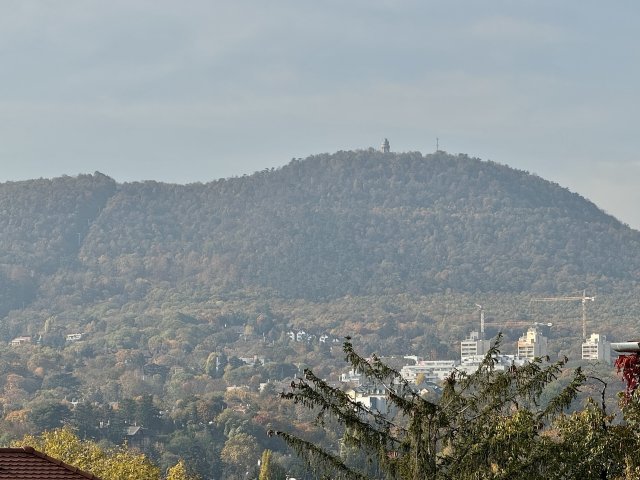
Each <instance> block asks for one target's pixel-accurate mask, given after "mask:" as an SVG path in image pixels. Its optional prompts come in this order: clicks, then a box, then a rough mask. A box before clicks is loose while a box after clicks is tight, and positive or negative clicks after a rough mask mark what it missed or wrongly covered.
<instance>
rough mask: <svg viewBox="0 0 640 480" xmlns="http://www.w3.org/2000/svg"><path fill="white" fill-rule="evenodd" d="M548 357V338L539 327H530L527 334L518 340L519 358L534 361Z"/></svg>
mask: <svg viewBox="0 0 640 480" xmlns="http://www.w3.org/2000/svg"><path fill="white" fill-rule="evenodd" d="M546 355H547V337H545V336H544V335H542V333H540V330H538V328H537V327H535V326H533V327H529V330H527V333H525V334H524V335H523V336H521V337H520V339H519V340H518V355H517V356H518V357H520V358H524V359H527V360H533V359H534V358H535V357H544V356H546Z"/></svg>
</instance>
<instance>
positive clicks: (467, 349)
mask: <svg viewBox="0 0 640 480" xmlns="http://www.w3.org/2000/svg"><path fill="white" fill-rule="evenodd" d="M489 348H491V340H481V339H480V334H479V333H478V332H471V333H470V334H469V337H468V338H465V339H464V340H462V342H460V360H461V361H464V359H465V358H468V357H475V356H478V355H480V356H483V355H485V354H486V353H487V352H488V351H489Z"/></svg>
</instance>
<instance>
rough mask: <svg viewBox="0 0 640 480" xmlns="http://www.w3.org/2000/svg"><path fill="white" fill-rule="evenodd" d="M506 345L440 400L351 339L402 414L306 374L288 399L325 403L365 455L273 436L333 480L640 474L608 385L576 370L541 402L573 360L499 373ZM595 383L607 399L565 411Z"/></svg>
mask: <svg viewBox="0 0 640 480" xmlns="http://www.w3.org/2000/svg"><path fill="white" fill-rule="evenodd" d="M498 344H499V339H498V341H497V342H496V345H494V346H493V347H492V348H491V349H490V351H489V352H488V354H487V355H486V357H485V359H484V361H483V362H482V364H481V366H480V368H479V369H478V370H477V372H475V373H473V374H470V375H465V374H463V373H461V372H455V373H454V374H452V375H451V376H450V377H449V378H448V379H447V381H446V382H445V386H444V390H443V394H442V396H441V398H440V399H439V400H438V401H435V402H432V401H429V400H426V399H425V398H422V397H421V396H420V395H419V394H418V393H417V392H415V391H414V389H413V388H412V386H411V385H410V384H408V383H407V382H406V381H405V380H403V379H402V377H401V376H400V374H399V372H397V371H396V370H394V369H392V368H390V367H388V366H387V365H385V364H384V363H383V362H381V361H380V360H379V359H378V358H376V357H375V356H374V357H373V359H372V360H370V361H368V360H366V359H364V358H363V357H362V356H360V355H359V354H357V353H356V352H355V351H354V350H353V347H352V345H351V343H350V342H349V341H347V342H345V344H344V352H345V354H346V359H347V361H348V362H349V363H350V364H351V365H352V366H353V367H354V368H357V369H358V370H359V371H360V372H363V374H364V375H365V376H366V377H367V378H368V379H369V380H370V381H372V382H375V383H376V384H377V385H378V386H382V387H383V388H384V389H385V390H386V393H387V397H388V401H389V402H390V404H391V405H392V412H395V414H386V415H385V414H381V413H379V412H378V411H377V410H373V409H370V408H367V407H366V406H364V405H363V404H362V403H359V402H356V401H354V400H353V399H352V398H351V397H349V396H348V395H347V394H346V393H345V392H343V391H342V390H340V389H338V388H335V387H332V386H330V385H329V384H327V382H325V381H324V380H322V379H321V378H319V377H317V376H315V375H314V374H313V372H311V371H310V370H305V372H304V378H301V379H299V380H298V381H296V382H293V383H292V385H291V386H292V391H291V392H289V393H283V394H282V397H283V398H285V399H288V400H292V401H293V402H294V403H296V404H300V405H302V406H304V407H308V408H311V409H317V412H318V413H317V422H318V423H320V424H325V423H327V425H329V424H331V422H334V421H337V423H338V424H340V425H341V426H342V427H343V431H344V433H343V437H342V442H343V445H346V446H348V447H350V448H351V450H353V449H356V450H360V452H361V453H362V455H361V456H360V457H359V460H358V462H356V463H353V462H349V460H348V457H347V456H344V455H341V454H340V452H336V451H327V450H324V449H322V448H320V447H318V446H316V445H314V444H312V443H311V442H308V441H305V440H304V439H302V438H299V437H297V436H294V435H291V434H289V433H286V432H274V431H270V432H268V433H269V434H270V435H276V436H279V437H281V438H282V439H283V440H284V441H285V442H286V443H288V444H289V445H290V446H291V447H292V448H293V449H294V450H295V451H296V452H297V453H299V454H300V455H301V456H302V457H303V458H304V459H305V460H306V461H307V462H308V464H309V466H310V468H311V469H312V470H314V472H315V473H316V474H320V473H322V472H324V473H325V474H327V473H331V478H341V479H365V478H379V479H393V480H395V479H399V480H418V479H438V480H439V479H469V480H471V479H478V478H491V479H494V478H495V479H498V478H499V479H506V478H511V479H539V478H547V479H573V478H576V479H577V478H581V479H585V478H593V479H603V478H612V479H613V478H617V479H623V478H629V479H630V478H636V477H634V473H635V472H636V471H637V470H636V469H637V468H638V465H640V456H639V455H638V453H637V452H638V451H640V449H639V448H638V447H640V435H638V433H636V429H634V428H630V426H629V425H627V424H626V423H620V422H619V421H618V422H615V421H614V417H613V416H611V415H609V414H607V412H606V406H605V402H604V389H605V388H606V384H605V383H604V382H602V381H601V380H600V379H596V378H594V377H588V376H586V375H585V374H584V373H583V371H582V370H581V369H580V368H577V369H576V370H575V371H573V372H572V373H571V375H570V379H569V381H568V382H567V383H565V385H564V387H563V388H562V389H561V390H560V391H559V392H558V393H557V394H555V395H554V396H552V397H551V399H550V400H547V401H546V402H542V394H543V392H545V388H546V387H547V386H549V385H550V384H551V383H552V382H554V381H555V380H556V379H557V378H558V377H559V376H560V375H561V374H564V373H565V365H566V362H567V360H566V359H563V360H561V361H559V362H556V363H549V362H548V359H546V360H544V359H535V360H534V361H532V362H530V363H527V364H525V365H524V366H522V367H515V366H514V367H512V368H510V369H509V370H507V371H497V370H496V369H495V357H496V355H497V354H498V347H497V345H498ZM587 383H595V384H596V385H599V386H600V387H601V389H602V402H601V404H598V403H596V402H594V401H590V402H588V404H587V406H586V407H584V408H583V409H582V410H578V411H576V412H575V413H573V414H571V415H568V416H567V415H566V411H567V409H568V408H569V407H570V406H572V404H573V403H574V400H575V399H576V397H577V395H578V393H579V389H580V388H581V387H582V386H584V385H586V384H587ZM638 410H639V408H638V402H637V401H635V403H633V402H631V404H629V405H628V406H627V412H631V411H633V412H636V413H635V415H637V412H638ZM621 447H622V448H621ZM363 459H366V461H365V460H363ZM372 463H374V464H375V469H372V468H371V464H372ZM372 471H375V472H377V473H372Z"/></svg>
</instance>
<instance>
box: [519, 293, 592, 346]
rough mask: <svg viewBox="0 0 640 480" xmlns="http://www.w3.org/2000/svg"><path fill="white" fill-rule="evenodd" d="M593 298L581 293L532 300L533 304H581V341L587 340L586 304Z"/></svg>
mask: <svg viewBox="0 0 640 480" xmlns="http://www.w3.org/2000/svg"><path fill="white" fill-rule="evenodd" d="M595 299H596V297H595V296H592V297H590V296H587V291H586V290H583V291H582V296H567V297H542V298H534V299H533V300H532V301H533V302H575V301H578V300H579V301H580V302H581V303H582V340H583V341H584V340H586V339H587V302H593V301H595Z"/></svg>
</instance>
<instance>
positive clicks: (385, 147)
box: [380, 138, 391, 153]
mask: <svg viewBox="0 0 640 480" xmlns="http://www.w3.org/2000/svg"><path fill="white" fill-rule="evenodd" d="M380 151H381V152H383V153H389V152H390V151H391V147H390V145H389V140H387V139H386V138H385V139H384V142H382V145H380Z"/></svg>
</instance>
